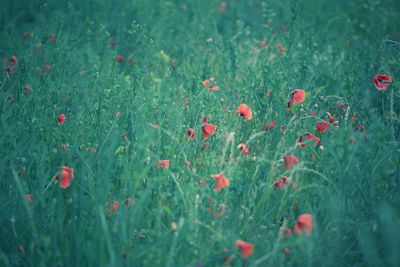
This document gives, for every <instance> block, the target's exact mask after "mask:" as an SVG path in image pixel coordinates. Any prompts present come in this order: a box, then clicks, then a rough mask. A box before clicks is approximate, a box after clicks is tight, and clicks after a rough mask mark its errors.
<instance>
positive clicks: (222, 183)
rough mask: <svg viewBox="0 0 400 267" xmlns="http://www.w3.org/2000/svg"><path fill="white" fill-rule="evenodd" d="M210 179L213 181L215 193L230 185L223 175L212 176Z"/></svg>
mask: <svg viewBox="0 0 400 267" xmlns="http://www.w3.org/2000/svg"><path fill="white" fill-rule="evenodd" d="M212 177H214V179H215V191H220V190H221V189H222V188H225V187H227V186H229V184H230V182H229V179H228V178H226V177H225V175H224V174H223V173H219V174H213V175H212Z"/></svg>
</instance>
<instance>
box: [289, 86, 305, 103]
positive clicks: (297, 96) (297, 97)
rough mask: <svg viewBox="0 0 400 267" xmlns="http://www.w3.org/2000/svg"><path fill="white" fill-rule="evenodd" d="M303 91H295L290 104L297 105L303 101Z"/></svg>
mask: <svg viewBox="0 0 400 267" xmlns="http://www.w3.org/2000/svg"><path fill="white" fill-rule="evenodd" d="M305 94H306V93H305V91H304V90H302V89H296V90H294V91H293V93H292V97H291V99H290V100H291V102H292V104H299V103H301V102H303V101H304V99H305Z"/></svg>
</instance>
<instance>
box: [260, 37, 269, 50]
mask: <svg viewBox="0 0 400 267" xmlns="http://www.w3.org/2000/svg"><path fill="white" fill-rule="evenodd" d="M267 45H268V43H267V40H265V39H263V40H261V41H260V46H261V47H264V48H265V47H267Z"/></svg>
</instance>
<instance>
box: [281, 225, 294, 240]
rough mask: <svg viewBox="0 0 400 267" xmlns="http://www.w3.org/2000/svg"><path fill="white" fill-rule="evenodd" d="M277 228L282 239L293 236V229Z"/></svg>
mask: <svg viewBox="0 0 400 267" xmlns="http://www.w3.org/2000/svg"><path fill="white" fill-rule="evenodd" d="M279 230H280V231H281V234H282V239H286V238H288V237H292V236H293V230H292V229H290V228H288V227H280V228H279Z"/></svg>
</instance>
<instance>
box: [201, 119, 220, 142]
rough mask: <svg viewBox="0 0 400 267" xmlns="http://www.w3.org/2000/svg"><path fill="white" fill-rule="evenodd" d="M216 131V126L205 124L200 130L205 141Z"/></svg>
mask: <svg viewBox="0 0 400 267" xmlns="http://www.w3.org/2000/svg"><path fill="white" fill-rule="evenodd" d="M216 129H217V126H216V125H214V124H209V123H206V122H205V123H204V125H203V128H202V131H203V136H204V138H206V139H207V138H208V137H209V136H210V134H214V133H215V130H216Z"/></svg>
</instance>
